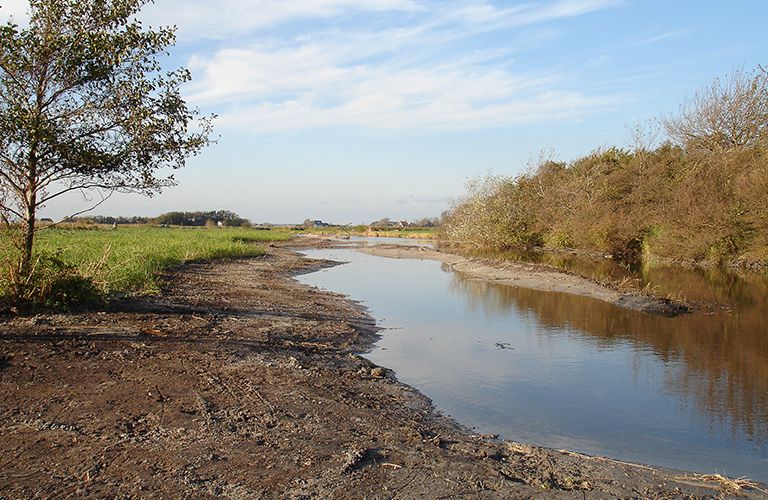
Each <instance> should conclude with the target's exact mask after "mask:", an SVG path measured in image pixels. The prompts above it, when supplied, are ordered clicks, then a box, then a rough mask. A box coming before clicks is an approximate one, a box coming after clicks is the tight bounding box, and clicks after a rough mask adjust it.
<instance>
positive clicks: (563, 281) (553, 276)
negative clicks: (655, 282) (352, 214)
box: [358, 244, 690, 316]
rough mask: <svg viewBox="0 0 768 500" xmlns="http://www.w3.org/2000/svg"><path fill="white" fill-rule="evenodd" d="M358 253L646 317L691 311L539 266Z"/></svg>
mask: <svg viewBox="0 0 768 500" xmlns="http://www.w3.org/2000/svg"><path fill="white" fill-rule="evenodd" d="M358 250H359V251H361V252H363V253H367V254H370V255H376V256H379V257H387V258H394V259H419V260H436V261H439V262H442V263H443V264H446V265H447V266H449V267H450V268H451V269H452V270H453V271H455V272H458V273H461V274H463V275H464V276H466V277H469V278H470V279H476V280H481V281H489V282H493V283H498V284H502V285H510V286H517V287H522V288H530V289H534V290H541V291H546V292H560V293H568V294H573V295H579V296H583V297H590V298H593V299H597V300H601V301H603V302H608V303H610V304H613V305H615V306H618V307H623V308H626V309H632V310H636V311H641V312H644V313H648V314H655V315H660V316H676V315H679V314H682V313H687V312H690V310H689V308H688V306H687V305H685V304H682V303H678V302H673V301H671V300H668V299H662V298H659V297H653V296H649V295H644V294H640V293H622V292H620V291H618V290H615V289H613V288H610V287H608V286H606V285H603V284H600V283H597V282H595V281H591V280H588V279H586V278H583V277H581V276H578V275H575V274H570V273H566V272H564V271H561V270H556V269H552V268H550V267H547V266H542V265H539V264H531V263H518V262H503V263H499V262H492V261H489V260H486V259H477V258H467V257H463V256H461V255H458V254H454V253H449V252H442V251H439V250H435V249H431V248H427V247H420V246H406V245H387V244H384V245H382V244H376V245H373V246H369V247H362V248H360V249H358Z"/></svg>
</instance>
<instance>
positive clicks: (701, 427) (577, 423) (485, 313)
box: [303, 249, 768, 481]
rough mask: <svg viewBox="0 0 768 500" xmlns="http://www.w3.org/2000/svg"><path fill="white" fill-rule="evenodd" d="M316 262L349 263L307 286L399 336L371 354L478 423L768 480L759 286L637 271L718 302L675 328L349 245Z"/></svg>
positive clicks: (676, 291) (767, 317) (442, 405)
mask: <svg viewBox="0 0 768 500" xmlns="http://www.w3.org/2000/svg"><path fill="white" fill-rule="evenodd" d="M309 254H310V255H311V256H313V257H324V258H332V259H334V260H342V261H347V262H348V264H347V265H345V266H339V267H336V268H332V269H328V270H325V271H321V272H318V273H314V274H311V275H307V276H305V277H304V278H303V280H305V281H306V282H308V283H311V284H314V285H317V286H321V287H323V288H327V289H330V290H334V291H339V292H342V293H346V294H349V295H350V296H351V297H352V298H354V299H358V300H362V301H363V302H364V303H365V304H366V305H367V306H368V307H369V308H370V310H371V313H372V315H373V316H374V317H376V318H377V320H379V324H380V325H381V326H383V327H384V328H388V330H385V332H384V334H383V337H382V339H381V341H380V342H379V343H378V344H377V346H376V348H375V349H374V350H373V351H372V352H371V353H369V354H368V357H370V358H371V359H372V360H373V361H374V362H376V363H378V364H381V365H384V366H388V367H390V368H393V369H394V370H395V371H396V373H397V376H398V378H400V380H402V381H403V382H406V383H409V384H411V385H414V386H416V387H418V388H419V389H421V390H422V391H423V392H424V393H425V394H426V395H427V396H429V397H430V398H432V399H433V400H434V402H435V404H436V405H437V407H438V408H439V409H440V410H442V411H443V412H445V413H448V414H451V415H452V416H454V417H455V418H457V420H459V421H460V422H462V423H464V424H465V425H469V426H473V427H476V428H477V429H478V430H479V431H482V432H489V433H499V434H501V435H502V436H503V437H505V438H508V439H514V440H518V441H526V442H532V443H536V444H541V445H545V446H551V447H555V448H568V449H572V450H576V451H582V452H586V453H592V454H601V455H608V456H612V457H616V458H621V459H628V460H634V461H641V462H646V463H652V464H657V465H664V466H670V467H676V468H683V469H690V470H696V471H700V472H719V473H723V474H728V475H732V476H747V477H750V478H752V479H756V480H761V481H768V280H766V279H765V278H764V277H762V276H759V275H754V274H752V275H744V276H740V275H737V274H733V273H725V272H719V271H714V270H711V271H685V270H680V269H671V268H662V267H656V268H646V269H640V270H636V271H637V274H634V275H630V274H627V275H628V276H631V277H636V278H637V279H639V280H641V282H642V283H641V284H642V285H645V284H646V283H650V286H652V287H657V288H656V289H657V290H659V291H660V292H661V293H669V294H673V295H679V296H683V297H686V298H688V299H689V300H696V301H707V302H710V303H717V304H718V306H717V307H713V308H710V309H706V310H705V311H704V312H700V313H696V314H691V315H685V316H681V317H677V318H662V317H656V316H651V315H647V314H644V313H639V312H636V311H629V310H625V309H621V308H618V307H615V306H612V305H610V304H606V303H603V302H600V301H596V300H593V299H588V298H584V297H577V296H572V295H566V294H560V293H552V292H541V291H535V290H528V289H524V288H516V287H511V286H504V285H498V284H493V283H487V282H483V281H475V280H470V279H466V278H465V277H464V276H462V275H461V274H458V273H454V272H452V271H449V270H448V269H447V268H445V267H444V266H441V265H440V264H439V263H437V262H433V261H414V260H393V259H385V258H381V257H373V256H370V255H364V254H360V253H358V252H355V251H353V250H347V249H344V250H322V251H312V252H309ZM540 257H544V258H546V256H540ZM558 258H559V257H558ZM568 258H572V257H568ZM573 259H574V260H573V264H572V265H573V266H577V265H578V266H582V269H580V271H581V272H585V271H586V272H587V274H588V273H589V272H594V273H597V272H608V273H612V274H611V275H612V276H616V275H620V274H621V273H630V270H629V269H626V268H621V266H617V265H616V264H615V263H612V262H596V263H589V262H587V261H582V262H577V260H576V259H575V258H573ZM589 266H595V267H594V268H593V269H589ZM611 266H613V268H610V267H611Z"/></svg>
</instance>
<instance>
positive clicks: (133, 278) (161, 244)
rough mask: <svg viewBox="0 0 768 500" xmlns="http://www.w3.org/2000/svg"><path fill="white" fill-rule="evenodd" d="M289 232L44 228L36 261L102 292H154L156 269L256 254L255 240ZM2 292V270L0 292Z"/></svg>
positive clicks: (275, 238)
mask: <svg viewBox="0 0 768 500" xmlns="http://www.w3.org/2000/svg"><path fill="white" fill-rule="evenodd" d="M290 237H291V234H290V233H289V232H287V231H260V230H254V229H244V228H214V229H204V228H160V227H146V226H135V227H125V226H121V227H119V228H118V229H116V230H112V229H106V228H101V227H98V226H95V228H92V229H46V230H43V231H40V232H39V233H38V239H37V242H36V246H35V252H36V255H35V262H37V265H38V266H40V267H46V268H48V269H50V268H55V269H54V270H53V271H51V272H53V273H54V274H56V273H57V272H58V273H61V272H62V270H66V271H67V272H66V273H65V274H67V275H68V276H71V275H76V276H78V277H80V278H83V279H84V280H85V282H87V283H89V285H92V287H93V291H94V292H95V293H97V294H98V295H101V296H109V295H136V294H145V293H153V292H156V291H157V290H158V282H157V277H158V272H159V271H162V270H163V269H166V268H168V267H171V266H176V265H179V264H182V263H184V262H188V261H193V260H208V259H220V258H236V257H254V256H259V255H263V254H264V248H263V245H259V243H268V242H270V241H278V240H285V239H288V238H290ZM0 252H3V253H4V254H5V256H7V255H8V253H9V252H10V249H9V247H8V242H7V239H6V240H5V247H4V248H0ZM41 272H42V270H41ZM49 274H50V273H49ZM41 279H42V278H41ZM4 285H5V286H4ZM7 292H8V289H7V279H6V276H5V275H3V276H0V294H7Z"/></svg>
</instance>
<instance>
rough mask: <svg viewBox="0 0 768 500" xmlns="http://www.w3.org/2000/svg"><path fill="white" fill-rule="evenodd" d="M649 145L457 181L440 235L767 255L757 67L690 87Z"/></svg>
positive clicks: (766, 99) (767, 184)
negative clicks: (463, 185) (463, 186)
mask: <svg viewBox="0 0 768 500" xmlns="http://www.w3.org/2000/svg"><path fill="white" fill-rule="evenodd" d="M660 121H661V124H662V125H663V128H664V130H665V131H666V133H667V137H666V138H665V140H664V142H663V143H661V145H659V146H656V147H649V146H648V145H647V141H644V140H643V134H640V133H638V134H636V144H635V146H634V147H633V148H629V149H624V148H615V147H614V148H607V149H600V150H596V151H594V152H592V153H591V154H589V155H587V156H585V157H582V158H578V159H576V160H574V161H571V162H569V163H564V162H556V161H552V160H549V159H546V158H544V159H542V160H541V161H539V162H538V164H537V165H535V166H534V168H532V169H531V171H530V172H528V173H526V174H523V175H520V176H518V177H516V178H513V179H512V178H500V177H496V178H493V177H489V178H486V179H480V180H478V181H475V182H474V183H472V184H471V185H470V186H469V190H468V193H467V195H466V196H465V198H464V199H462V200H460V201H459V202H458V203H457V204H456V205H455V206H454V207H453V208H452V209H451V210H450V211H449V212H448V213H447V214H446V215H445V219H444V222H443V226H442V230H441V237H442V238H443V239H445V240H449V241H457V242H462V243H471V244H476V245H481V246H485V247H493V248H500V249H503V248H511V247H531V246H545V247H570V248H577V249H583V250H589V251H599V252H603V253H606V254H611V255H613V256H615V257H620V258H624V259H626V260H638V259H641V258H648V257H654V256H657V257H664V258H669V259H675V260H687V261H697V262H701V261H711V262H734V261H744V262H749V263H755V262H763V263H765V262H766V261H768V73H767V72H766V70H765V68H762V67H759V68H757V70H755V71H754V72H752V73H749V74H747V73H744V72H743V71H736V72H735V73H734V74H733V75H732V76H730V77H729V78H726V79H724V80H715V82H713V83H712V84H711V85H710V86H709V87H707V88H705V89H703V90H701V91H699V92H698V93H697V94H695V96H694V97H693V98H692V99H691V100H690V101H688V102H686V103H685V104H684V105H683V106H681V109H680V113H679V114H678V115H676V116H674V117H671V118H667V119H662V120H660Z"/></svg>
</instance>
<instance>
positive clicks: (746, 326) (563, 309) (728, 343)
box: [451, 273, 768, 454]
mask: <svg viewBox="0 0 768 500" xmlns="http://www.w3.org/2000/svg"><path fill="white" fill-rule="evenodd" d="M756 283H757V284H760V281H757V282H756ZM762 285H763V286H764V282H763V283H762ZM451 289H452V290H453V291H454V292H459V293H461V294H462V295H463V296H464V298H465V300H466V301H467V304H468V306H469V308H470V309H471V310H482V311H483V312H484V313H485V314H487V315H498V314H499V313H504V312H510V311H514V312H516V313H517V314H530V313H533V314H535V315H536V318H537V320H538V322H539V323H540V324H541V325H543V326H544V327H546V328H544V329H543V330H542V331H543V332H548V333H549V334H552V332H556V331H560V330H569V331H572V332H577V333H579V334H582V335H585V336H586V337H587V338H589V339H591V341H592V342H593V343H594V345H595V346H596V347H610V346H614V345H616V344H618V343H621V344H624V343H627V342H629V344H630V345H631V346H633V348H634V349H637V350H641V351H643V352H652V353H653V354H654V355H655V356H656V357H657V358H658V359H660V360H661V361H663V362H664V363H665V366H669V367H670V369H668V370H666V371H665V378H664V381H665V384H664V385H665V389H666V390H667V391H668V392H669V393H672V394H676V395H678V396H679V397H680V398H681V399H682V400H689V399H693V401H694V403H695V405H696V407H697V408H698V409H699V410H700V412H701V413H702V414H704V415H706V416H707V417H708V419H709V423H710V425H712V426H719V425H723V423H725V422H730V425H731V426H733V428H732V429H731V430H732V431H736V430H737V429H738V428H741V429H743V430H744V431H745V432H746V433H747V435H748V436H749V439H750V441H751V442H752V443H754V445H755V446H756V447H758V448H760V452H761V453H763V454H764V453H765V452H766V450H765V447H766V444H767V443H768V334H767V332H766V311H768V309H767V308H765V302H764V300H760V299H759V298H758V297H755V295H754V294H755V293H758V294H759V293H760V292H762V293H763V294H765V293H766V292H765V290H764V289H762V290H761V289H759V288H757V289H755V288H753V289H751V290H750V294H749V295H748V296H746V295H744V294H743V293H742V294H741V295H739V296H740V297H741V298H742V302H741V303H740V305H739V307H738V308H736V309H734V310H733V311H723V312H718V313H710V314H692V315H685V316H680V317H677V318H661V317H656V316H651V315H647V314H638V313H636V312H634V311H629V310H625V309H620V308H617V307H614V306H611V305H610V304H606V303H602V302H597V301H594V300H591V299H588V298H585V297H576V296H572V297H567V298H564V297H562V296H561V295H560V294H554V293H541V292H539V291H536V290H529V289H525V288H517V287H510V286H503V285H497V284H493V283H488V282H482V281H477V280H472V279H467V278H465V277H464V276H463V275H461V274H460V273H455V274H454V275H453V280H452V282H451ZM729 290H738V291H740V292H745V290H747V288H745V287H744V286H743V284H738V285H734V286H731V287H730V288H729ZM715 293H716V294H717V295H721V292H718V291H717V290H715ZM766 296H768V294H766V295H763V296H762V297H763V298H764V297H766ZM727 297H728V298H731V297H733V296H732V295H727ZM745 297H748V298H749V299H750V300H744V298H745ZM756 302H758V303H760V304H762V305H763V308H762V310H761V309H760V308H759V307H754V304H755V303H756ZM746 304H750V305H751V306H747V305H746ZM674 361H679V362H681V363H677V364H674V365H672V364H671V363H672V362H674Z"/></svg>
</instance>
